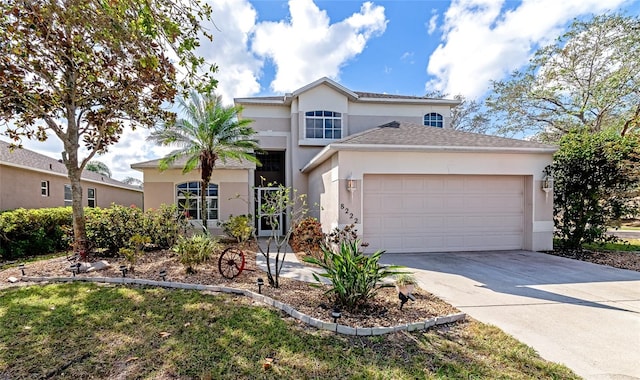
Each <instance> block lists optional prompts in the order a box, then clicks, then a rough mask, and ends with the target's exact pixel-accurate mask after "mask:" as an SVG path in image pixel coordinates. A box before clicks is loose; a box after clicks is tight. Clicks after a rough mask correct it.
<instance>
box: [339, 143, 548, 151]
mask: <svg viewBox="0 0 640 380" xmlns="http://www.w3.org/2000/svg"><path fill="white" fill-rule="evenodd" d="M331 145H332V146H333V148H334V149H336V150H350V151H364V150H377V151H393V152H404V151H407V152H461V153H473V152H478V153H538V154H546V153H555V152H556V151H557V150H558V148H557V147H552V148H534V147H530V148H526V147H490V146H477V147H476V146H456V145H443V146H440V145H386V144H344V143H337V144H331Z"/></svg>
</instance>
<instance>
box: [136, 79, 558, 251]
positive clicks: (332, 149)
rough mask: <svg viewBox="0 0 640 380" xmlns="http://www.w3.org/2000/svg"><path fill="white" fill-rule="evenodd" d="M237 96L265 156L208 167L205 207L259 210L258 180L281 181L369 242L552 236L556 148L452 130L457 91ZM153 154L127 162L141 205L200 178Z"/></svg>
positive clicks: (332, 86)
mask: <svg viewBox="0 0 640 380" xmlns="http://www.w3.org/2000/svg"><path fill="white" fill-rule="evenodd" d="M235 102H236V104H238V105H242V106H243V107H244V110H243V112H242V115H241V117H242V118H248V119H252V120H254V123H253V124H252V125H253V128H254V129H255V130H256V131H257V132H258V138H259V141H260V145H261V147H262V148H263V150H264V152H262V153H260V154H259V158H260V160H261V162H262V164H263V165H262V166H259V167H257V168H256V167H253V166H251V165H246V164H238V163H228V164H227V165H222V166H221V167H219V168H216V169H215V170H214V174H213V178H212V187H211V188H210V189H209V193H210V194H211V199H212V202H211V205H212V208H215V210H214V209H212V210H210V214H209V215H210V216H214V217H215V218H219V219H220V220H224V219H226V218H227V217H228V215H229V214H234V215H235V214H241V213H253V214H255V213H256V211H255V210H254V207H255V206H254V205H255V204H257V203H258V202H260V198H261V196H262V194H264V192H267V191H269V189H268V188H263V187H262V186H263V184H264V183H269V182H277V183H282V184H284V185H286V186H291V187H293V188H296V189H298V191H299V192H300V193H306V194H308V201H309V203H310V204H318V205H319V206H320V207H319V208H318V209H317V210H316V211H315V216H317V217H318V219H319V220H320V221H321V223H322V225H323V228H324V229H325V230H326V231H329V230H331V229H332V228H334V227H336V226H344V225H346V224H351V223H354V224H355V225H356V228H357V229H358V231H359V233H361V234H362V235H363V240H364V241H366V242H368V243H369V244H370V247H371V249H385V250H387V251H389V252H433V251H477V250H510V249H531V250H546V249H551V247H552V232H553V220H552V209H553V201H552V199H553V198H552V194H550V193H549V190H550V189H549V188H548V186H547V188H546V189H545V190H546V191H545V190H543V187H544V186H545V185H544V183H547V181H545V178H544V173H543V171H544V168H545V167H546V166H547V165H549V164H550V163H551V161H552V155H553V152H554V151H555V150H556V148H555V147H553V146H549V145H544V144H539V143H535V142H529V141H522V140H515V139H507V138H501V137H496V136H488V135H481V134H474V133H467V132H461V131H456V130H453V129H451V128H449V124H450V115H451V109H452V108H453V107H455V106H456V105H457V104H458V102H457V101H454V100H447V99H430V98H424V97H415V96H400V95H387V94H375V93H364V92H357V91H352V90H350V89H347V88H345V87H344V86H342V85H340V84H338V83H336V82H335V81H332V80H331V79H328V78H322V79H319V80H317V81H315V82H313V83H311V84H309V85H307V86H304V87H302V88H300V89H298V90H296V91H294V92H293V93H289V94H285V95H283V96H269V97H252V98H237V99H235ZM157 161H158V160H155V161H150V162H146V163H140V164H135V165H132V167H133V168H136V169H139V170H142V171H143V172H144V178H145V205H146V206H147V207H157V205H159V202H178V203H180V201H181V200H180V197H181V195H180V194H182V193H183V192H181V190H184V187H185V186H192V187H199V185H198V184H197V180H198V174H197V173H194V174H193V175H189V177H183V176H179V175H178V173H179V170H178V166H177V167H176V168H175V169H172V170H169V171H167V172H164V173H160V172H158V170H157V166H158V165H157V164H158V163H157ZM263 179H265V180H263ZM254 187H255V188H256V191H255V193H254V192H253V191H251V190H250V189H252V188H254ZM193 194H196V192H193ZM234 194H240V195H241V196H242V197H245V199H249V202H246V201H244V202H242V201H240V200H239V199H237V198H235V197H234V196H233V195H234ZM254 194H255V198H254ZM195 213H197V211H196V210H194V216H195ZM215 218H214V219H215ZM257 227H258V233H259V234H266V233H268V232H269V231H268V226H266V225H261V224H260V223H258V226H257Z"/></svg>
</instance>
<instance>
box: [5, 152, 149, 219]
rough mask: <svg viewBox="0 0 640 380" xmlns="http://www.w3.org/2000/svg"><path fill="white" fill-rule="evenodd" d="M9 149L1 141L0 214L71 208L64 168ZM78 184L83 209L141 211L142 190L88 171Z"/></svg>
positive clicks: (43, 158)
mask: <svg viewBox="0 0 640 380" xmlns="http://www.w3.org/2000/svg"><path fill="white" fill-rule="evenodd" d="M9 146H10V144H9V143H7V142H4V141H0V211H3V210H12V209H16V208H42V207H58V206H71V184H70V182H69V179H68V177H67V169H66V168H65V166H64V164H62V163H61V162H58V161H56V160H55V159H53V158H51V157H47V156H45V155H42V154H39V153H36V152H33V151H30V150H27V149H15V150H13V151H11V150H10V149H9ZM81 184H82V193H83V194H82V197H83V199H82V202H83V203H84V205H85V206H88V207H109V206H111V204H112V203H115V204H120V205H125V206H130V205H136V206H138V207H143V193H142V189H140V188H138V187H136V186H130V185H127V184H125V183H122V182H120V181H116V180H114V179H111V178H109V177H106V176H103V175H100V174H98V173H94V172H90V171H85V172H84V173H83V175H82V182H81Z"/></svg>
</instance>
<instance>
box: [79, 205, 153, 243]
mask: <svg viewBox="0 0 640 380" xmlns="http://www.w3.org/2000/svg"><path fill="white" fill-rule="evenodd" d="M85 218H86V230H87V239H88V240H89V244H90V246H91V247H94V248H102V249H105V250H106V252H108V253H111V254H116V253H117V252H118V251H119V249H120V248H126V247H127V246H128V245H129V240H130V239H131V237H133V235H135V234H141V235H144V231H143V212H142V210H141V209H139V208H137V207H125V206H119V205H115V204H114V205H111V207H109V208H87V209H85Z"/></svg>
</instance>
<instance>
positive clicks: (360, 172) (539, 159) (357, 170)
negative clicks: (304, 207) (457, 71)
mask: <svg viewBox="0 0 640 380" xmlns="http://www.w3.org/2000/svg"><path fill="white" fill-rule="evenodd" d="M551 157H552V156H551V154H504V153H462V152H458V153H435V152H434V153H425V152H354V151H340V152H338V153H337V154H335V155H334V156H333V157H332V158H331V159H328V160H327V161H325V162H324V163H323V164H322V165H320V166H318V167H317V168H315V169H314V170H312V171H311V172H310V173H309V182H310V183H316V182H317V181H318V177H322V178H323V179H324V178H326V177H327V176H328V175H329V174H330V175H331V178H332V181H333V182H332V183H334V182H335V183H337V184H338V187H337V190H338V192H339V196H338V200H337V201H334V198H331V197H329V196H328V194H325V196H326V198H322V194H321V195H320V196H318V195H315V194H314V195H313V198H312V197H310V201H314V200H320V201H322V203H321V205H322V207H333V205H338V206H339V205H340V204H344V205H345V207H347V208H349V209H350V212H353V214H354V217H358V218H359V221H360V222H361V221H362V220H361V217H362V179H363V176H364V174H460V175H465V174H468V175H518V176H523V178H524V179H525V186H524V188H525V194H524V195H525V196H524V199H525V206H524V207H525V223H524V225H525V229H526V231H525V241H524V248H525V249H531V250H538V251H539V250H548V249H552V237H553V217H552V216H553V200H552V199H553V196H552V194H549V196H548V197H547V196H546V194H545V192H544V191H542V190H541V181H542V176H543V170H544V168H545V167H546V166H547V165H549V164H550V163H551V160H552V158H551ZM336 158H337V160H338V162H337V163H335V162H334V161H335V160H336ZM328 162H332V164H331V165H327V163H328ZM336 168H337V169H338V173H337V178H335V176H336V174H335V172H334V171H335V169H336ZM348 178H352V179H354V180H356V183H357V189H356V190H355V191H353V192H349V191H347V190H346V180H347V179H348ZM324 186H325V188H326V187H327V186H326V184H325V185H324ZM325 200H327V201H328V200H330V201H331V204H327V203H325V202H324V201H325ZM321 216H322V219H321V221H322V222H323V223H325V222H327V223H328V224H335V223H336V222H338V223H339V224H340V225H344V224H350V223H351V221H350V220H349V218H348V216H347V215H342V214H338V218H337V219H338V220H336V218H335V217H334V216H333V215H331V214H330V213H326V214H324V213H323V214H321ZM356 227H357V228H358V229H359V230H360V231H362V227H363V226H362V225H361V223H358V224H356Z"/></svg>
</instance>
